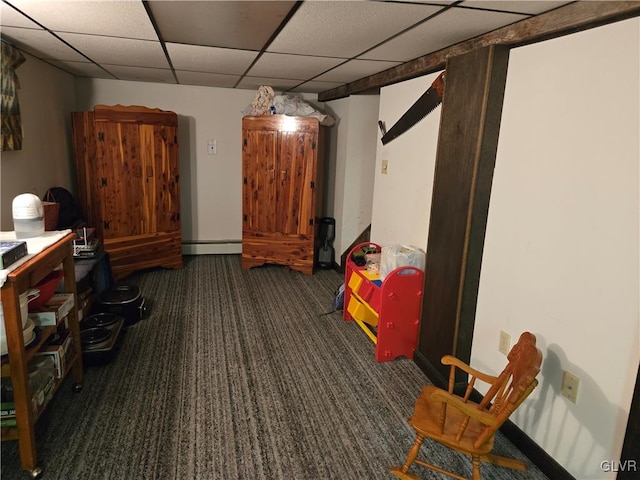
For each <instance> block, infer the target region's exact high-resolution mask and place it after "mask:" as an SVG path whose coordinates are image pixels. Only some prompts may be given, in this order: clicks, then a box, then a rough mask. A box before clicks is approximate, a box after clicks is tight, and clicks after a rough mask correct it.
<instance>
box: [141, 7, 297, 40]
mask: <svg viewBox="0 0 640 480" xmlns="http://www.w3.org/2000/svg"><path fill="white" fill-rule="evenodd" d="M295 3H296V2H284V1H269V2H265V1H246V2H226V1H224V2H221V1H215V2H190V1H189V2H166V1H151V2H149V7H150V9H151V13H152V14H153V17H154V18H155V21H156V24H157V25H158V29H159V31H160V34H161V36H162V38H163V39H164V40H165V41H167V42H172V43H190V44H194V45H208V46H212V47H228V48H237V49H241V50H258V51H259V50H261V49H262V48H263V47H264V46H265V45H266V43H267V41H268V40H269V38H270V37H271V35H272V34H273V32H274V31H275V30H276V29H277V28H278V27H279V25H280V24H281V23H282V22H283V20H284V19H285V17H286V16H287V14H288V13H289V11H290V10H291V8H292V7H293V6H294V5H295Z"/></svg>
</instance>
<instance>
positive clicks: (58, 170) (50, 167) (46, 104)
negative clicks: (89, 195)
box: [0, 54, 75, 231]
mask: <svg viewBox="0 0 640 480" xmlns="http://www.w3.org/2000/svg"><path fill="white" fill-rule="evenodd" d="M25 57H26V61H25V62H24V63H23V64H22V65H21V66H20V67H18V69H17V70H16V72H17V74H18V79H19V81H20V89H19V90H18V100H19V102H20V114H21V118H22V130H23V141H22V150H17V151H12V152H10V151H7V152H2V154H1V155H2V158H1V159H0V185H1V188H0V218H1V222H0V228H1V229H2V230H3V231H11V230H13V217H12V213H11V202H12V201H13V198H14V197H15V196H16V195H18V194H20V193H36V194H38V196H39V197H40V198H42V196H43V195H44V194H45V192H46V191H47V189H49V188H50V187H56V186H61V187H65V188H66V189H68V190H71V191H73V186H74V184H75V182H74V181H73V179H74V176H75V174H74V173H73V167H72V165H73V159H72V151H71V143H70V141H68V140H67V139H69V138H70V137H71V133H70V132H71V117H70V112H72V111H73V109H74V107H75V90H74V83H73V76H71V75H70V74H68V73H65V72H63V71H61V70H59V69H57V68H55V67H52V66H50V65H49V64H47V63H44V62H42V61H41V60H38V59H37V58H35V57H32V56H31V55H28V54H25ZM43 79H46V81H43Z"/></svg>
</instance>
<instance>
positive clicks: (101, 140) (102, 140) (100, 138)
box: [98, 132, 104, 142]
mask: <svg viewBox="0 0 640 480" xmlns="http://www.w3.org/2000/svg"><path fill="white" fill-rule="evenodd" d="M98 141H100V142H104V132H98Z"/></svg>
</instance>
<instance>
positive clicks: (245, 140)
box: [242, 138, 247, 147]
mask: <svg viewBox="0 0 640 480" xmlns="http://www.w3.org/2000/svg"><path fill="white" fill-rule="evenodd" d="M242 145H244V146H245V147H246V146H247V139H246V138H245V139H244V140H243V142H242Z"/></svg>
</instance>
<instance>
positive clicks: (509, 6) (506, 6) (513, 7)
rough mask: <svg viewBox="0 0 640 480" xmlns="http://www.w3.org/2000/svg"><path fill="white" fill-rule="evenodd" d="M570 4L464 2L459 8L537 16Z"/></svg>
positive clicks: (529, 0)
mask: <svg viewBox="0 0 640 480" xmlns="http://www.w3.org/2000/svg"><path fill="white" fill-rule="evenodd" d="M567 3H571V2H567V1H564V2H559V1H551V0H545V1H540V0H466V1H465V2H464V3H463V4H462V5H461V6H463V7H474V8H487V9H492V10H501V11H503V12H517V13H530V14H539V13H542V12H546V11H548V10H553V9H554V8H557V7H560V6H562V5H564V4H567Z"/></svg>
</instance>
